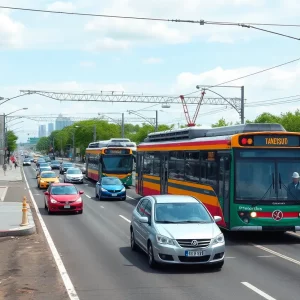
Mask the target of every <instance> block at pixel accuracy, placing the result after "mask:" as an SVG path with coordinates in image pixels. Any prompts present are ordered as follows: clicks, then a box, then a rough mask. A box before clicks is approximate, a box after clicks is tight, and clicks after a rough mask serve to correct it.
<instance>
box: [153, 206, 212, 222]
mask: <svg viewBox="0 0 300 300" xmlns="http://www.w3.org/2000/svg"><path fill="white" fill-rule="evenodd" d="M155 222H156V223H212V222H213V221H212V218H211V217H210V215H209V214H208V213H207V211H206V209H205V208H204V207H203V205H202V204H200V203H157V204H156V205H155Z"/></svg>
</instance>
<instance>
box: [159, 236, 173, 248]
mask: <svg viewBox="0 0 300 300" xmlns="http://www.w3.org/2000/svg"><path fill="white" fill-rule="evenodd" d="M156 241H157V242H158V243H159V244H165V245H174V241H173V240H172V239H170V238H168V237H166V236H163V235H160V234H157V235H156Z"/></svg>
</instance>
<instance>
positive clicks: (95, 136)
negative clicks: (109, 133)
mask: <svg viewBox="0 0 300 300" xmlns="http://www.w3.org/2000/svg"><path fill="white" fill-rule="evenodd" d="M96 140H97V132H96V124H95V125H94V142H96Z"/></svg>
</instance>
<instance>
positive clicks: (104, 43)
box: [85, 38, 130, 52]
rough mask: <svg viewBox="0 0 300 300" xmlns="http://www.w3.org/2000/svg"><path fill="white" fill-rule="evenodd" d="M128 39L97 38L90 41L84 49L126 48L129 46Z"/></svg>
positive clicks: (97, 50)
mask: <svg viewBox="0 0 300 300" xmlns="http://www.w3.org/2000/svg"><path fill="white" fill-rule="evenodd" d="M129 44H130V43H129V41H126V40H114V39H112V38H103V39H97V40H96V41H94V42H92V43H90V44H89V45H88V46H87V47H86V48H85V49H86V50H88V51H95V52H99V51H108V50H127V49H128V48H129Z"/></svg>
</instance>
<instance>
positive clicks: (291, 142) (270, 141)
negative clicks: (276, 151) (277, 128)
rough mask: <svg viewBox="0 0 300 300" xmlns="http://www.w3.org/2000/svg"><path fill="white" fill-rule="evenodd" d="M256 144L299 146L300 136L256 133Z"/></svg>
mask: <svg viewBox="0 0 300 300" xmlns="http://www.w3.org/2000/svg"><path fill="white" fill-rule="evenodd" d="M253 145H254V146H269V147H299V146H300V138H299V136H296V135H288V136H287V135H256V136H254V143H253Z"/></svg>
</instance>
